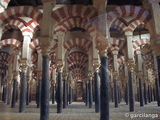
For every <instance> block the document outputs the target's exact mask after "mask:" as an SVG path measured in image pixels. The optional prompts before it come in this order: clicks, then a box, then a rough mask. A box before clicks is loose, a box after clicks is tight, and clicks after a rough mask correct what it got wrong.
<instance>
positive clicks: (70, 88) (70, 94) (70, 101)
mask: <svg viewBox="0 0 160 120" xmlns="http://www.w3.org/2000/svg"><path fill="white" fill-rule="evenodd" d="M72 95H73V91H72V85H70V86H69V104H72V100H73V96H72Z"/></svg>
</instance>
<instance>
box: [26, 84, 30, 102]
mask: <svg viewBox="0 0 160 120" xmlns="http://www.w3.org/2000/svg"><path fill="white" fill-rule="evenodd" d="M29 89H30V84H29V81H27V93H26V105H29Z"/></svg>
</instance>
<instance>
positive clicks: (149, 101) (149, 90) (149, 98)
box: [148, 85, 151, 103]
mask: <svg viewBox="0 0 160 120" xmlns="http://www.w3.org/2000/svg"><path fill="white" fill-rule="evenodd" d="M148 103H151V89H150V85H148Z"/></svg>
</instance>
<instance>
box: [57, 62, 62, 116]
mask: <svg viewBox="0 0 160 120" xmlns="http://www.w3.org/2000/svg"><path fill="white" fill-rule="evenodd" d="M57 69H58V81H57V83H58V86H57V113H62V70H63V62H62V61H58V62H57Z"/></svg>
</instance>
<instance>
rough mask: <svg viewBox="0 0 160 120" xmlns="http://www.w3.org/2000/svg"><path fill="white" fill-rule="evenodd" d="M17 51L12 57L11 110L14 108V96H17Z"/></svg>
mask: <svg viewBox="0 0 160 120" xmlns="http://www.w3.org/2000/svg"><path fill="white" fill-rule="evenodd" d="M18 59H19V51H18V50H15V56H14V63H13V91H12V103H11V108H14V107H15V104H16V96H17V94H16V93H17V89H18V88H17V86H18V83H17V80H18V75H19V63H18Z"/></svg>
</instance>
